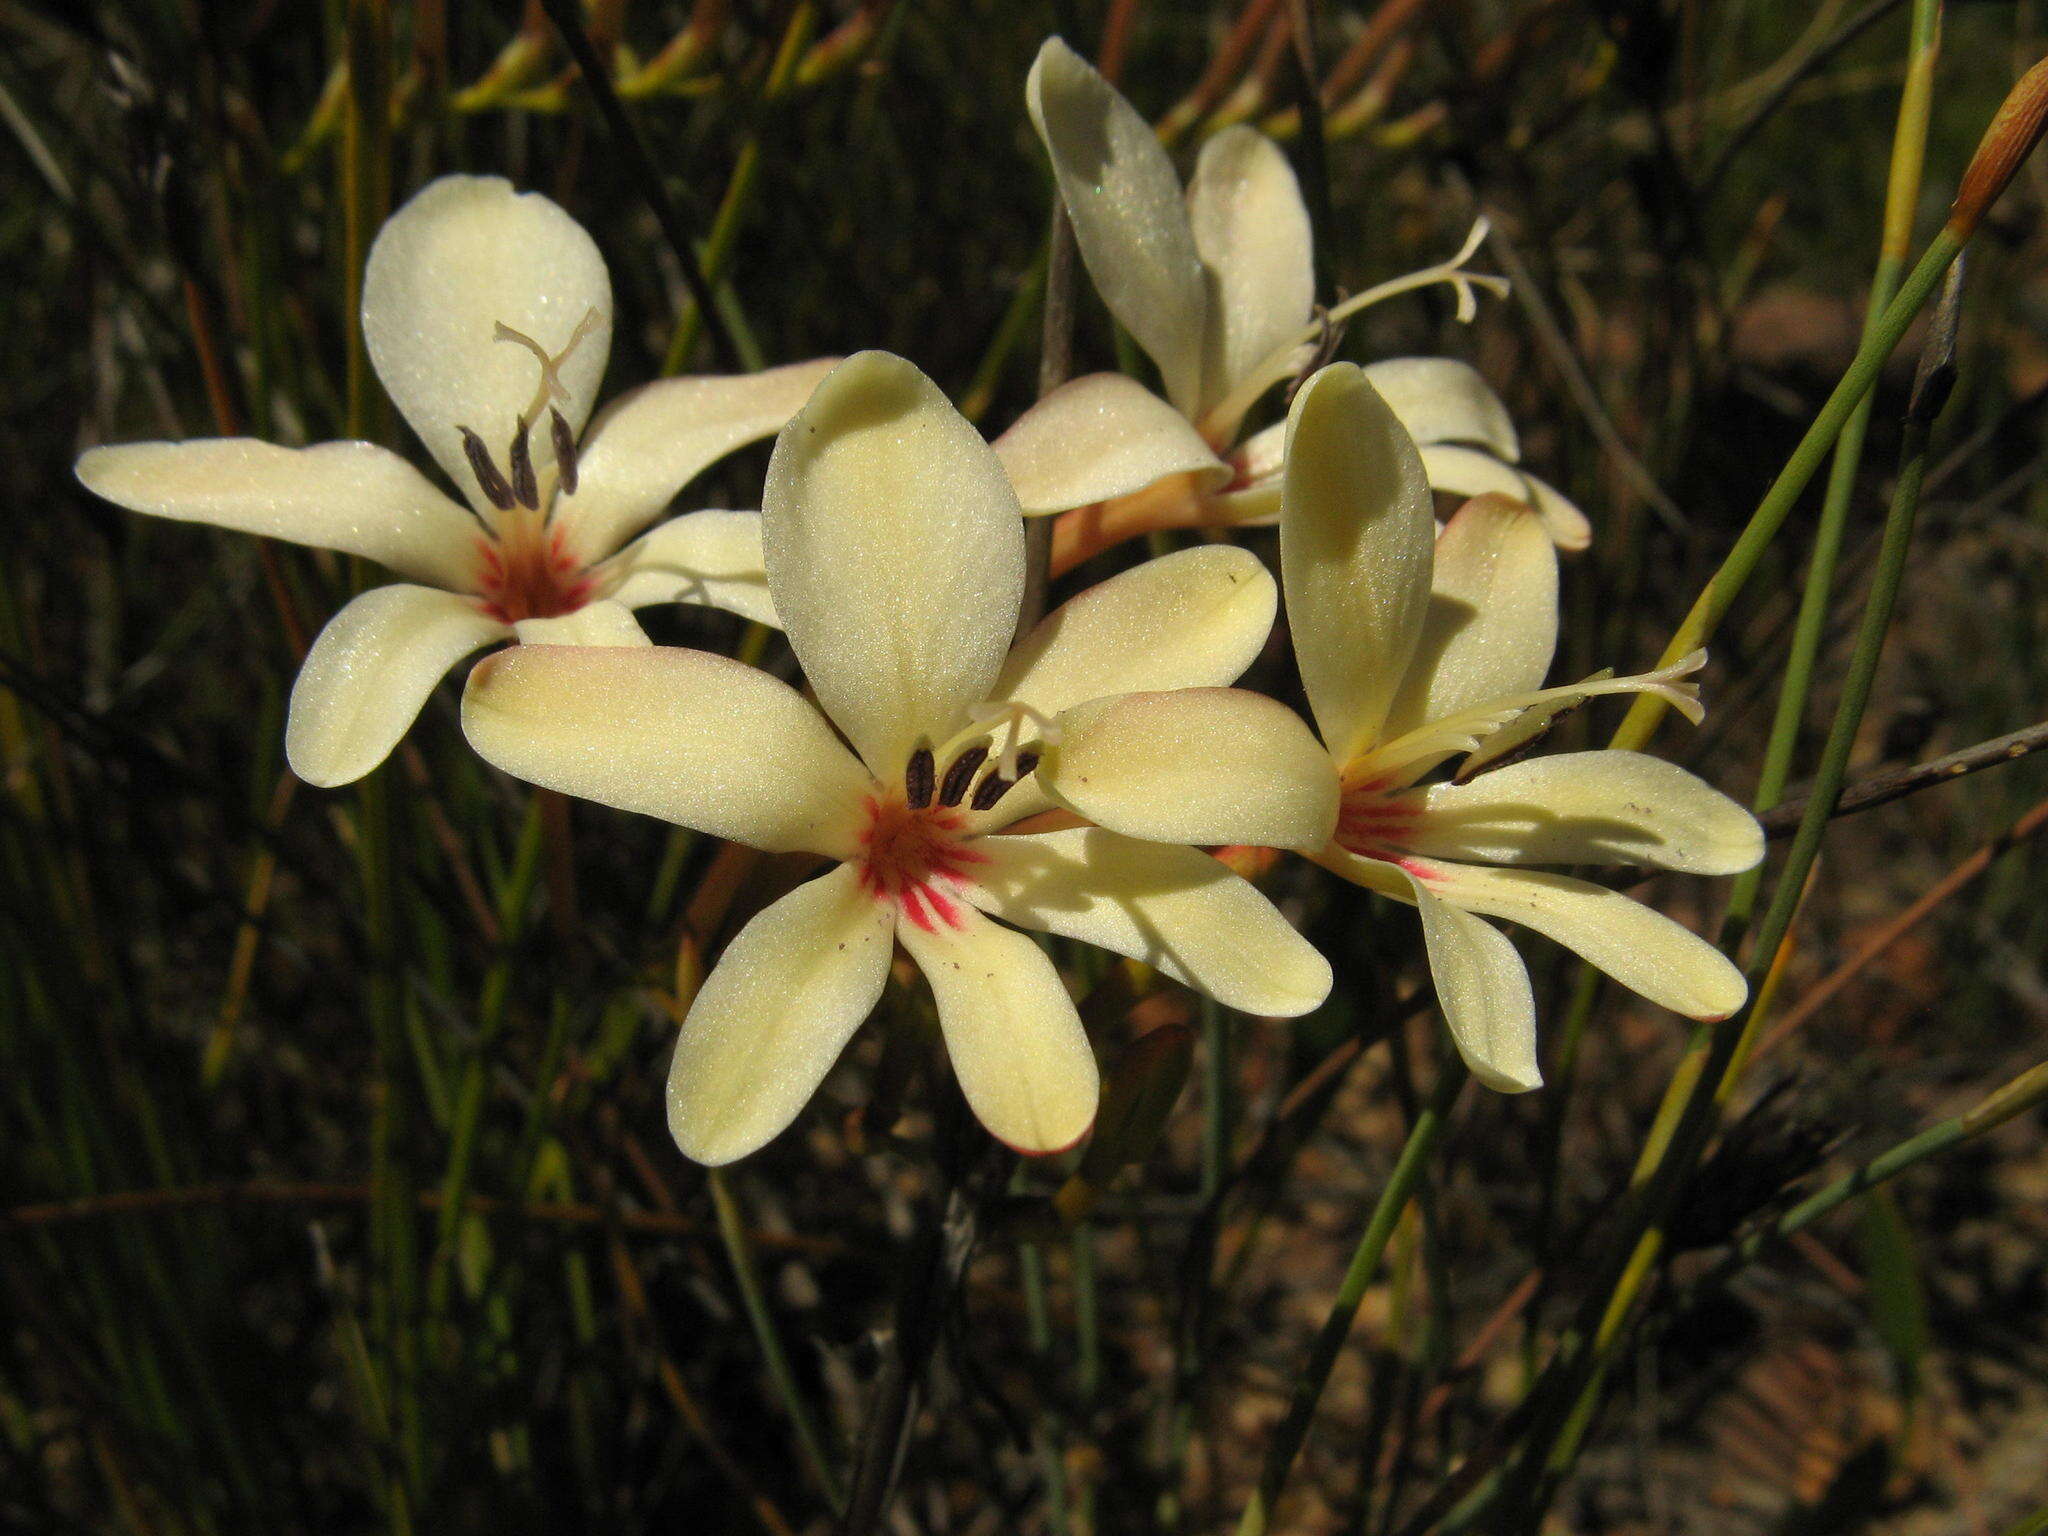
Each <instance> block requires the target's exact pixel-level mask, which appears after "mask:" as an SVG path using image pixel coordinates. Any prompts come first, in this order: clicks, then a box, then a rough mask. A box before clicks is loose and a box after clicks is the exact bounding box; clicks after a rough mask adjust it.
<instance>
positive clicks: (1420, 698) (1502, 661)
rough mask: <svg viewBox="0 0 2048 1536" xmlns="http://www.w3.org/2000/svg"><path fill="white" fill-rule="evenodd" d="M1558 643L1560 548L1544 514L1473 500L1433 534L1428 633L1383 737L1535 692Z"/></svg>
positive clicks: (1506, 502) (1490, 499)
mask: <svg viewBox="0 0 2048 1536" xmlns="http://www.w3.org/2000/svg"><path fill="white" fill-rule="evenodd" d="M1556 648H1557V549H1556V546H1555V545H1553V544H1552V543H1551V542H1550V535H1549V533H1548V532H1547V531H1546V530H1545V529H1544V527H1543V523H1542V520H1541V519H1539V518H1538V517H1537V516H1536V514H1535V513H1534V512H1533V511H1531V510H1530V508H1529V505H1528V503H1527V502H1522V501H1515V500H1512V499H1510V498H1509V497H1506V496H1479V497H1475V498H1473V499H1472V500H1471V501H1468V502H1466V503H1465V505H1464V506H1462V507H1460V508H1459V509H1458V510H1457V512H1456V513H1454V514H1453V515H1452V517H1451V520H1450V521H1449V522H1448V523H1446V524H1445V525H1444V531H1443V532H1442V533H1441V534H1439V535H1437V541H1436V575H1435V577H1434V578H1433V580H1432V581H1431V583H1430V594H1429V610H1428V612H1427V614H1426V615H1425V617H1424V619H1423V623H1422V638H1421V640H1420V641H1418V642H1417V644H1416V647H1415V659H1414V661H1413V662H1412V663H1410V665H1409V668H1408V677H1407V681H1406V682H1404V683H1403V684H1402V687H1401V693H1400V696H1399V697H1398V698H1397V699H1396V700H1395V701H1394V707H1393V708H1392V710H1390V711H1389V712H1388V715H1387V734H1388V735H1389V736H1398V735H1401V734H1402V733H1403V732H1406V731H1412V730H1414V729H1415V728H1416V727H1417V726H1419V725H1422V724H1423V723H1425V722H1426V721H1430V720H1441V719H1443V718H1445V717H1446V716H1448V715H1454V714H1456V713H1457V712H1458V711H1460V710H1464V709H1470V708H1472V707H1473V706H1474V705H1476V704H1484V703H1486V702H1487V701H1488V700H1490V699H1504V698H1507V697H1509V696H1510V695H1513V694H1518V693H1533V692H1534V691H1535V690H1536V689H1538V688H1541V687H1542V686H1543V679H1544V676H1545V675H1546V674H1547V673H1548V672H1549V671H1550V659H1551V655H1552V653H1553V652H1554V651H1555V650H1556Z"/></svg>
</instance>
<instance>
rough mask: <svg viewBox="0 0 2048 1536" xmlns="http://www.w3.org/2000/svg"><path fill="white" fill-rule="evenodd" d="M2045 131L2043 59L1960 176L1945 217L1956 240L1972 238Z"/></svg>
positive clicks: (2047, 76) (2046, 70)
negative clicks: (1958, 185) (1953, 201)
mask: <svg viewBox="0 0 2048 1536" xmlns="http://www.w3.org/2000/svg"><path fill="white" fill-rule="evenodd" d="M2044 129H2048V59H2043V60H2042V61H2041V62H2040V63H2038V64H2036V65H2035V66H2034V67H2033V68H2032V69H2030V70H2028V71H2027V72H2026V73H2025V74H2024V75H2022V76H2020V79H2019V83H2018V84H2017V85H2015V86H2014V87H2013V88H2012V90H2011V91H2009V92H2008V93H2007V94H2006V98H2005V101H2004V103H2003V104H2002V105H2001V106H2000V107H1999V109H1998V114H1997V116H1995V117H1993V118H1992V119H1991V126H1990V127H1988V128H1986V129H1985V130H1984V137H1983V138H1982V139H1980V140H1979V141H1978V143H1977V153H1976V154H1975V155H1974V156H1972V157H1971V160H1970V168H1969V169H1968V170H1967V171H1965V172H1964V173H1963V182H1962V186H1961V187H1960V188H1958V189H1957V192H1956V200H1955V203H1954V205H1953V206H1952V207H1951V208H1950V209H1949V213H1948V227H1949V229H1950V231H1951V232H1953V233H1954V234H1955V235H1956V236H1957V237H1958V238H1959V239H1964V240H1967V239H1969V238H1970V236H1971V235H1973V234H1975V233H1976V231H1977V225H1978V224H1979V223H1981V222H1982V221H1983V218H1984V215H1985V213H1986V212H1987V211H1988V210H1989V209H1990V207H1991V205H1992V204H1993V203H1995V202H1997V201H1998V196H1999V194H2000V193H2001V192H2003V191H2004V190H2005V187H2006V183H2007V182H2009V181H2011V180H2012V178H2013V174H2014V173H2015V172H2016V171H2018V170H2019V168H2020V165H2021V163H2022V162H2024V161H2025V160H2026V158H2027V156H2028V155H2029V154H2031V153H2032V152H2033V148H2034V146H2035V145H2036V144H2038V143H2040V142H2041V134H2042V132H2043V130H2044Z"/></svg>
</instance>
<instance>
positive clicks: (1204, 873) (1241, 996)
mask: <svg viewBox="0 0 2048 1536" xmlns="http://www.w3.org/2000/svg"><path fill="white" fill-rule="evenodd" d="M974 846H975V849H976V851H977V852H979V853H981V854H982V855H983V856H984V857H985V858H986V860H987V862H986V863H985V864H984V865H982V866H981V867H980V868H978V869H977V870H976V871H975V876H976V881H977V883H976V885H975V886H974V887H973V888H972V889H971V890H970V892H969V894H970V896H971V898H972V899H973V900H974V901H975V903H976V904H977V905H979V906H981V907H982V908H984V909H985V910H987V911H989V912H993V913H994V914H995V915H996V916H998V917H1000V918H1003V919H1005V920H1006V921H1008V922H1012V923H1016V924H1018V925H1019V926H1020V927H1025V928H1038V929H1042V930H1044V931H1045V932H1047V933H1058V934H1064V935H1065V936H1067V937H1068V938H1074V939H1084V940H1086V941H1087V942H1088V943H1090V944H1097V945H1100V946H1101V947H1102V948H1104V949H1111V950H1115V951H1116V952H1117V953H1118V954H1121V955H1129V956H1130V957H1131V958H1132V959H1134V960H1142V961H1144V962H1145V963H1146V964H1147V965H1150V966H1152V967H1153V968H1154V969H1156V970H1160V971H1163V972H1165V973H1166V974H1167V975H1168V976H1171V977H1173V978H1174V979H1175V980H1177V981H1183V982H1186V983H1187V984H1188V985H1189V986H1191V987H1194V988H1196V989H1197V990H1198V991H1202V992H1206V993H1207V994H1208V995H1209V996H1211V997H1213V998H1215V999H1216V1000H1217V1001H1218V1002H1220V1003H1223V1004H1224V1005H1225V1006H1227V1007H1231V1008H1238V1009H1242V1010H1243V1011H1244V1012H1246V1013H1255V1014H1259V1015H1262V1016H1264V1017H1268V1018H1292V1017H1294V1016H1295V1015H1297V1014H1302V1013H1307V1012H1308V1011H1309V1010H1310V1009H1312V1008H1315V1007H1317V1006H1318V1005H1319V1004H1321V1002H1322V1001H1323V999H1324V998H1325V997H1326V996H1327V995H1328V994H1329V990H1330V966H1329V962H1328V961H1326V960H1324V959H1323V957H1322V956H1321V955H1319V954H1317V953H1316V951H1315V949H1314V948H1313V947H1312V946H1311V945H1310V944H1309V943H1308V941H1307V940H1305V939H1304V938H1302V936H1301V935H1300V934H1298V933H1296V932H1295V931H1294V928H1293V927H1292V925H1290V924H1289V923H1288V921H1287V919H1286V918H1284V917H1282V916H1281V915H1280V913H1279V911H1278V910H1277V909H1276V908H1275V907H1274V906H1273V904H1272V903H1271V902H1270V901H1268V900H1266V898H1265V897H1264V896H1262V895H1260V894H1259V892H1258V890H1257V889H1256V888H1255V887H1254V886H1252V885H1251V884H1250V883H1249V882H1248V881H1245V880H1241V879H1239V878H1238V877H1237V876H1236V875H1234V874H1232V873H1231V872H1230V871H1229V870H1227V869H1225V868H1224V867H1223V866H1222V865H1221V864H1219V863H1217V862H1216V860H1214V859H1212V858H1210V857H1209V855H1207V854H1206V853H1200V852H1197V851H1196V850H1194V849H1192V848H1181V847H1175V846H1173V845H1172V844H1169V843H1147V842H1139V841H1137V840H1136V839H1133V838H1128V837H1118V836H1117V835H1116V834H1115V833H1112V832H1104V831H1101V830H1100V829H1098V828H1095V827H1076V828H1072V829H1069V830H1067V831H1064V832H1040V833H1026V834H1021V835H1018V836H1015V837H986V838H982V839H981V840H980V841H978V842H977V843H976V844H975V845H974Z"/></svg>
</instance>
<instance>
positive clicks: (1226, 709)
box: [1038, 688, 1337, 849]
mask: <svg viewBox="0 0 2048 1536" xmlns="http://www.w3.org/2000/svg"><path fill="white" fill-rule="evenodd" d="M1038 782H1039V784H1040V786H1041V787H1042V788H1043V789H1044V790H1045V791H1046V793H1047V794H1049V795H1050V796H1051V797H1052V798H1053V799H1054V800H1055V801H1056V802H1057V803H1058V804H1060V805H1064V806H1065V807H1067V809H1069V810H1071V811H1073V812H1075V813H1076V814H1077V815H1081V816H1085V817H1087V818H1088V819H1089V820H1090V821H1092V822H1095V823H1096V824H1097V825H1098V826H1103V827H1107V828H1109V829H1110V830H1112V831H1115V832H1121V833H1122V834H1124V836H1126V837H1137V838H1143V839H1145V840H1146V841H1148V842H1157V843H1191V844H1197V845H1202V846H1209V847H1214V846H1218V845H1221V844H1225V843H1249V844H1253V845H1255V846H1258V847H1265V848H1306V849H1314V848H1320V847H1322V846H1323V844H1324V843H1326V842H1328V841H1329V840H1330V836H1331V834H1332V833H1333V832H1334V831H1335V830H1336V826H1337V772H1336V769H1335V768H1333V767H1332V766H1331V763H1330V757H1329V754H1328V753H1327V752H1325V751H1324V750H1323V747H1322V745H1321V744H1320V743H1319V742H1317V740H1316V739H1315V737H1314V736H1313V735H1311V734H1310V733H1309V729H1308V727H1307V726H1305V725H1304V724H1302V722H1301V717H1300V716H1298V715H1296V714H1295V713H1294V711H1293V710H1291V709H1289V708H1288V707H1287V706H1286V705H1284V704H1279V703H1276V702H1274V701H1273V700H1272V699H1269V698H1267V697H1266V696H1265V695H1264V694H1259V693H1249V692H1246V691H1245V690H1243V689H1239V688H1179V689H1173V690H1170V691H1168V692H1163V693H1127V694H1122V695H1120V696H1118V697H1115V698H1108V699H1097V700H1095V701H1094V702H1092V703H1088V704H1082V705H1079V706H1078V707H1076V708H1074V709H1070V710H1067V711H1066V712H1065V713H1063V714H1062V715H1060V717H1059V720H1058V739H1057V741H1055V742H1053V743H1051V744H1050V745H1048V746H1047V748H1046V750H1045V756H1044V758H1043V759H1042V760H1041V761H1040V763H1039V765H1038Z"/></svg>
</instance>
